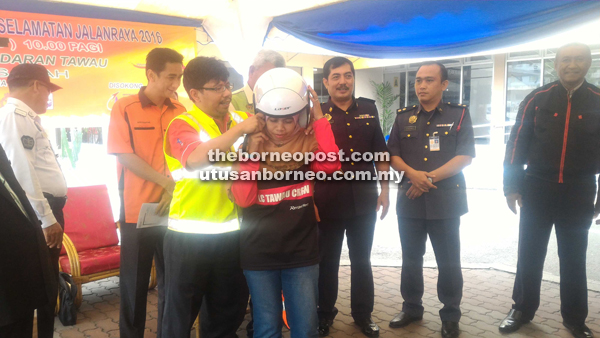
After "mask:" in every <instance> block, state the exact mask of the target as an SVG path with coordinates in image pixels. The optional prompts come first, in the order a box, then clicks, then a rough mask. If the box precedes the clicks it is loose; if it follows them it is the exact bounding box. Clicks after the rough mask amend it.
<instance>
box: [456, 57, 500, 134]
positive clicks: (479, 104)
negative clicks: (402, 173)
mask: <svg viewBox="0 0 600 338" xmlns="http://www.w3.org/2000/svg"><path fill="white" fill-rule="evenodd" d="M493 69H494V66H493V65H492V64H482V65H472V66H464V67H463V90H462V103H463V104H466V105H468V106H469V112H470V113H471V120H472V121H473V128H474V129H473V130H474V133H475V141H476V143H478V144H489V143H490V126H489V124H490V122H491V121H492V75H493Z"/></svg>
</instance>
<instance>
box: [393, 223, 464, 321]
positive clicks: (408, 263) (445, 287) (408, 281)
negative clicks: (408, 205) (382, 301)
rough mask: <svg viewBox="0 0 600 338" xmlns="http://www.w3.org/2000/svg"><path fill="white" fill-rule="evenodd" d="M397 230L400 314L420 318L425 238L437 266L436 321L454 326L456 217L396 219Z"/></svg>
mask: <svg viewBox="0 0 600 338" xmlns="http://www.w3.org/2000/svg"><path fill="white" fill-rule="evenodd" d="M398 229H399V231H400V243H401V244H402V273H401V277H400V278H401V282H400V293H401V294H402V298H404V304H403V305H402V311H404V312H405V313H407V314H410V315H411V316H416V317H420V316H423V311H424V309H423V305H422V304H423V302H422V298H423V292H424V285H423V255H424V254H425V245H426V242H427V235H429V239H430V240H431V245H432V246H433V251H434V253H435V260H436V262H437V265H438V283H437V291H438V298H439V300H440V302H442V304H444V307H443V308H442V309H441V310H440V318H441V319H442V321H452V322H458V321H459V320H460V317H461V312H460V301H461V299H462V289H463V277H462V270H461V265H460V231H459V229H460V217H456V218H449V219H438V220H426V219H419V218H404V217H398Z"/></svg>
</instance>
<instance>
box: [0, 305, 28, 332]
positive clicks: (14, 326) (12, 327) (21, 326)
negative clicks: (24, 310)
mask: <svg viewBox="0 0 600 338" xmlns="http://www.w3.org/2000/svg"><path fill="white" fill-rule="evenodd" d="M24 337H33V310H31V312H30V313H28V314H27V315H26V316H25V317H22V318H19V319H18V320H16V321H14V322H12V323H10V324H8V325H4V326H0V338H24Z"/></svg>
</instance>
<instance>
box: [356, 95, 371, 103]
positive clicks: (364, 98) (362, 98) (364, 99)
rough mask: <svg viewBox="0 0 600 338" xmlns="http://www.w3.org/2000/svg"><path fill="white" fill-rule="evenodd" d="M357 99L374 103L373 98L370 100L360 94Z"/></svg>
mask: <svg viewBox="0 0 600 338" xmlns="http://www.w3.org/2000/svg"><path fill="white" fill-rule="evenodd" d="M357 100H358V101H362V102H368V103H372V104H375V100H372V99H367V98H366V97H362V96H361V97H359V98H358V99H357Z"/></svg>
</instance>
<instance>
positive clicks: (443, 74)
mask: <svg viewBox="0 0 600 338" xmlns="http://www.w3.org/2000/svg"><path fill="white" fill-rule="evenodd" d="M433 65H436V66H439V67H440V75H441V77H442V82H444V81H446V80H448V69H446V66H444V65H443V64H442V63H441V62H438V61H426V62H423V63H421V65H420V66H419V69H421V67H423V66H433ZM419 69H417V73H418V72H419Z"/></svg>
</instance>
